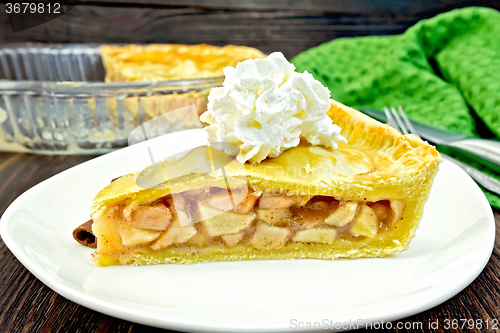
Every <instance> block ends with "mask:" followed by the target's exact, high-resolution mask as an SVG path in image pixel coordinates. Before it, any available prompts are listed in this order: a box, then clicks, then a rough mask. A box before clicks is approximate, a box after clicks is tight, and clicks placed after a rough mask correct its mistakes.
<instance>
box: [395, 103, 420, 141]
mask: <svg viewBox="0 0 500 333" xmlns="http://www.w3.org/2000/svg"><path fill="white" fill-rule="evenodd" d="M398 109H399V114H400V115H401V118H403V121H404V122H405V123H406V127H407V128H408V129H409V130H410V133H411V134H413V135H415V136H418V137H419V138H420V134H418V132H417V131H416V130H415V127H413V125H412V123H411V121H410V119H408V116H407V115H406V112H405V111H404V110H403V108H402V107H401V105H400V106H399V107H398Z"/></svg>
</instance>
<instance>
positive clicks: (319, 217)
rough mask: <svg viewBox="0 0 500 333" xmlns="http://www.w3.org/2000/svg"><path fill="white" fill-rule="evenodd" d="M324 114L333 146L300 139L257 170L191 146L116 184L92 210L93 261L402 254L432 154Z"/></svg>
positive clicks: (434, 163) (381, 128) (347, 113)
mask: <svg viewBox="0 0 500 333" xmlns="http://www.w3.org/2000/svg"><path fill="white" fill-rule="evenodd" d="M328 116H329V117H330V119H331V120H332V122H333V123H334V124H337V125H339V126H340V127H341V128H342V132H341V134H342V136H343V137H344V138H345V139H347V142H339V143H338V149H332V148H326V147H324V146H312V145H310V144H309V143H307V142H305V141H302V142H301V143H300V144H299V145H298V146H297V147H293V148H290V149H288V150H285V151H284V152H283V153H282V154H281V155H279V156H278V157H276V158H267V159H264V160H263V161H261V162H260V163H254V164H251V163H248V162H247V163H244V164H242V163H239V162H238V161H236V160H233V159H230V160H224V158H225V157H222V160H224V161H223V162H221V166H219V167H218V166H214V156H216V155H221V154H223V153H222V152H221V150H218V149H217V147H214V148H209V147H199V148H196V149H194V150H193V151H191V152H190V153H188V154H187V155H185V156H184V157H182V158H180V159H179V158H176V159H172V160H166V161H164V162H163V163H160V164H158V165H155V166H152V167H150V168H148V169H146V170H144V171H143V172H140V173H132V174H128V175H125V176H123V177H121V178H119V179H117V180H115V181H114V182H112V183H111V184H110V185H108V186H107V187H106V188H104V189H103V190H102V191H101V192H100V193H99V194H98V195H97V197H96V198H95V199H94V201H93V204H92V208H91V210H92V213H91V215H92V218H93V220H94V223H93V225H92V231H93V233H94V234H95V236H96V238H97V250H96V251H95V252H94V253H93V258H94V260H95V263H96V264H97V265H101V266H106V265H117V264H130V265H144V264H163V263H183V264H189V263H197V262H209V261H234V260H259V259H298V258H321V259H334V258H339V257H343V258H358V257H382V256H386V255H388V254H391V253H395V252H400V251H403V250H405V249H407V248H408V246H409V243H410V241H411V239H412V238H413V237H414V235H415V231H416V229H417V227H418V224H419V220H420V218H421V216H422V213H423V208H424V204H425V202H426V200H427V197H428V195H429V192H430V189H431V185H432V181H433V178H434V176H435V174H436V172H437V170H438V166H439V163H440V161H441V158H440V156H439V154H438V152H437V151H436V150H435V149H434V148H433V147H432V146H430V145H429V144H427V143H425V142H423V141H422V140H420V139H419V138H417V137H415V136H412V135H406V136H403V135H401V134H400V133H399V132H397V131H396V130H394V129H392V128H390V127H389V126H387V125H384V124H381V123H379V122H377V121H375V120H373V119H371V118H369V117H367V116H365V115H363V114H361V113H359V112H357V111H355V110H354V109H351V108H349V107H346V106H344V105H342V104H340V103H337V102H334V101H332V104H331V108H330V110H329V111H328ZM202 150H203V151H202ZM206 152H209V153H208V154H207V153H206ZM221 156H223V155H221ZM219 160H221V159H219ZM165 174H167V175H168V179H167V180H165V179H164V178H163V176H164V175H165Z"/></svg>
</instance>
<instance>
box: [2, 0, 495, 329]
mask: <svg viewBox="0 0 500 333" xmlns="http://www.w3.org/2000/svg"><path fill="white" fill-rule="evenodd" d="M469 5H480V6H489V7H493V8H497V9H500V2H498V0H481V1H472V0H440V1H428V0H414V1H404V0H393V1H385V0H373V1H362V0H350V1H325V0H308V1H290V0H275V1H267V0H252V1H238V0H227V1H223V0H210V1H209V0H185V1H180V0H137V1H133V0H102V1H95V0H82V1H80V2H79V4H78V5H77V6H76V7H74V8H73V9H71V11H69V12H68V13H67V14H65V15H63V16H61V17H60V18H58V19H55V20H53V21H51V22H49V23H46V24H44V25H41V26H38V27H35V28H32V29H28V30H25V31H21V32H17V33H12V30H11V29H10V25H9V20H8V17H7V15H6V13H5V6H4V5H2V4H0V43H10V42H49V43H68V42H70V43H87V42H93V43H132V42H135V43H152V42H156V43H186V44H196V43H209V44H214V45H226V44H236V45H242V44H243V45H248V46H253V47H257V48H259V49H261V50H262V51H264V52H267V53H270V52H273V51H281V52H283V53H284V54H285V56H287V57H288V58H289V59H290V58H291V57H293V56H295V55H296V54H298V53H299V52H302V51H304V50H306V49H308V48H310V47H313V46H316V45H318V44H320V43H323V42H326V41H329V40H331V39H334V38H337V37H346V36H360V35H373V34H395V33H401V32H403V31H404V30H405V29H406V28H408V27H409V26H411V25H413V24H415V23H416V22H417V21H418V20H420V19H422V18H428V17H432V16H434V15H436V14H438V13H440V12H443V11H447V10H450V9H453V8H457V7H464V6H469ZM91 158H92V157H91V156H66V157H62V156H36V155H25V154H6V153H0V213H2V214H3V212H4V211H5V209H6V208H7V206H8V205H9V204H10V203H11V202H12V201H13V200H14V199H15V198H17V197H18V196H19V195H20V194H21V193H23V192H24V191H26V190H28V189H29V188H31V187H33V186H34V185H36V184H37V183H39V182H41V181H43V180H44V179H47V178H49V177H51V176H53V175H55V174H57V173H59V172H61V171H63V170H65V169H67V168H70V167H72V166H74V165H77V164H79V163H82V162H85V161H87V160H89V159H91ZM495 219H496V229H497V234H496V243H495V249H494V251H493V255H492V256H491V259H490V261H489V262H488V264H487V266H486V268H485V269H484V271H483V272H482V273H481V275H480V276H479V277H478V278H477V279H476V280H475V281H474V282H473V283H472V284H471V285H470V286H468V287H467V288H466V289H465V290H463V291H462V292H460V293H459V294H458V295H457V296H455V297H453V298H452V299H450V300H448V301H447V302H445V303H443V304H441V305H439V306H437V307H435V308H433V309H431V310H428V311H425V312H423V313H420V314H418V315H415V316H412V317H409V318H406V319H404V320H402V321H401V322H404V323H412V322H422V323H423V325H424V327H427V326H428V323H430V322H435V321H436V320H439V321H440V322H441V323H443V322H444V320H445V319H450V320H452V319H474V320H483V322H484V321H486V320H489V321H490V322H491V320H493V319H497V320H500V238H499V237H500V232H499V229H500V214H499V213H498V212H496V213H495ZM394 326H396V325H395V324H394ZM440 328H441V329H440V330H438V331H444V330H443V326H442V325H441V326H440ZM160 331H163V330H159V329H156V328H152V327H148V326H144V325H139V324H134V323H131V322H127V321H124V320H121V319H116V318H113V317H109V316H106V315H103V314H100V313H98V312H95V311H92V310H89V309H87V308H84V307H82V306H80V305H77V304H75V303H73V302H71V301H68V300H66V299H65V298H63V297H61V296H59V295H58V294H56V293H55V292H53V291H52V290H51V289H49V288H48V287H46V286H45V285H44V284H42V283H41V282H40V281H39V280H38V279H37V278H35V277H34V276H33V275H32V274H31V273H30V272H29V271H28V270H27V269H26V268H24V266H22V265H21V263H20V262H19V261H17V259H16V258H15V257H14V256H13V255H12V253H11V252H10V251H9V250H8V249H7V248H6V246H5V244H4V243H3V241H1V240H0V332H9V333H10V332H160ZM424 331H427V332H430V331H432V330H428V329H427V330H424ZM456 331H457V332H462V331H463V332H470V331H473V332H488V331H491V330H487V329H486V328H484V327H483V328H482V329H476V330H456ZM163 332H165V331H163ZM392 332H412V330H411V329H400V330H396V329H393V330H392Z"/></svg>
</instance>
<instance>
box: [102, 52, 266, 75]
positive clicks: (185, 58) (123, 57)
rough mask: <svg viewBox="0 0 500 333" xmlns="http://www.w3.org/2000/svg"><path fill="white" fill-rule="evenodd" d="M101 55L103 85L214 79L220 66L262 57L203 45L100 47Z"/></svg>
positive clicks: (259, 53) (262, 56)
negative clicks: (103, 71) (108, 83)
mask: <svg viewBox="0 0 500 333" xmlns="http://www.w3.org/2000/svg"><path fill="white" fill-rule="evenodd" d="M101 55H102V61H103V64H104V69H105V72H106V78H105V79H106V82H126V81H142V80H156V81H162V80H180V79H197V78H207V77H217V76H223V75H224V74H223V72H222V69H223V68H224V67H227V66H236V64H237V63H239V62H241V61H244V60H246V59H257V58H259V59H263V58H265V57H266V56H265V55H264V54H263V53H262V52H260V51H259V50H257V49H254V48H252V47H247V46H235V45H227V46H224V47H219V46H213V45H206V44H199V45H180V44H150V45H126V46H113V45H102V46H101Z"/></svg>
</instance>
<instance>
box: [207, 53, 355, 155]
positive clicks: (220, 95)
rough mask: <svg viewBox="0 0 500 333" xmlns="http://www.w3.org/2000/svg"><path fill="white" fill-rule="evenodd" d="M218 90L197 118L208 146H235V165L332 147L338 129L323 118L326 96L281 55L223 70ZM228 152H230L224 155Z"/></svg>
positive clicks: (337, 138) (327, 102)
mask: <svg viewBox="0 0 500 333" xmlns="http://www.w3.org/2000/svg"><path fill="white" fill-rule="evenodd" d="M224 75H225V76H226V78H225V80H224V83H223V85H222V87H218V88H213V89H212V90H211V92H210V94H209V95H208V108H207V111H206V112H205V113H203V114H202V115H201V118H200V119H201V121H203V122H205V123H208V124H209V126H207V127H205V130H206V131H207V133H208V137H209V140H210V141H221V142H231V143H235V144H236V145H238V146H239V148H240V149H239V153H237V152H235V153H237V154H238V155H237V157H236V158H237V160H238V161H239V162H241V163H244V162H246V161H249V162H251V163H258V162H260V161H262V160H264V159H265V158H266V157H277V156H279V155H280V154H281V153H282V152H283V151H285V150H286V149H289V148H292V147H296V146H298V145H299V143H300V140H301V138H302V139H305V140H307V141H308V142H309V143H310V144H311V145H323V146H325V147H332V148H334V149H336V148H337V142H338V141H346V140H345V139H344V138H343V137H342V136H341V135H340V131H341V129H340V127H338V126H337V125H335V124H333V123H332V120H331V119H330V118H329V117H328V116H327V115H326V112H327V111H328V110H329V109H330V91H329V90H328V89H327V88H326V87H324V86H323V85H322V84H321V83H320V82H319V81H318V80H316V79H314V77H313V76H312V75H311V74H309V73H308V72H307V71H306V72H304V73H297V72H295V66H294V65H293V64H291V63H289V62H288V61H287V60H286V58H285V56H284V55H283V54H282V53H281V52H275V53H272V54H270V55H269V56H268V57H267V58H266V59H250V60H245V61H243V62H240V63H238V64H237V65H236V68H234V67H226V68H224ZM227 153H231V152H227Z"/></svg>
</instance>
